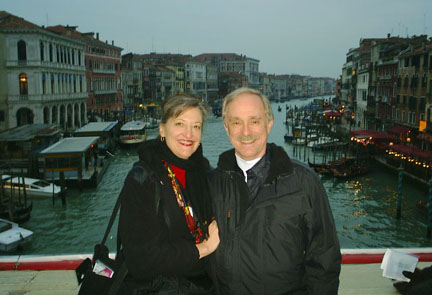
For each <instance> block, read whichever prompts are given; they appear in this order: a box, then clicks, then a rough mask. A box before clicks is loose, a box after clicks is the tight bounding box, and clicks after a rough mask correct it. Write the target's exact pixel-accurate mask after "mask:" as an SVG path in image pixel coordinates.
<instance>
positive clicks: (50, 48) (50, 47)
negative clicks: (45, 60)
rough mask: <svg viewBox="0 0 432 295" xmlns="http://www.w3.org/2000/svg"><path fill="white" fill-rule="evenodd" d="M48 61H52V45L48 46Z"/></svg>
mask: <svg viewBox="0 0 432 295" xmlns="http://www.w3.org/2000/svg"><path fill="white" fill-rule="evenodd" d="M49 61H50V62H52V61H53V47H52V44H50V45H49Z"/></svg>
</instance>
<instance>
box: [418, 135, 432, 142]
mask: <svg viewBox="0 0 432 295" xmlns="http://www.w3.org/2000/svg"><path fill="white" fill-rule="evenodd" d="M417 139H420V140H424V141H427V142H431V143H432V134H430V133H421V134H419V135H418V136H417Z"/></svg>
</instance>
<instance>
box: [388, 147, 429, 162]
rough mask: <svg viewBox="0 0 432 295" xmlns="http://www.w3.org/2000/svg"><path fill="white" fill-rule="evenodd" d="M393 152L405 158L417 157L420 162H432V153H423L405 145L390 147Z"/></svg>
mask: <svg viewBox="0 0 432 295" xmlns="http://www.w3.org/2000/svg"><path fill="white" fill-rule="evenodd" d="M389 149H391V150H392V151H395V152H398V153H402V154H404V155H405V156H411V157H416V158H418V159H419V160H425V161H432V152H430V151H423V150H421V149H419V148H417V147H415V146H407V145H403V144H394V145H391V146H389Z"/></svg>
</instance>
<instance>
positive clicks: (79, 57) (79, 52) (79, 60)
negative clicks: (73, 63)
mask: <svg viewBox="0 0 432 295" xmlns="http://www.w3.org/2000/svg"><path fill="white" fill-rule="evenodd" d="M78 65H79V66H80V65H81V51H78Z"/></svg>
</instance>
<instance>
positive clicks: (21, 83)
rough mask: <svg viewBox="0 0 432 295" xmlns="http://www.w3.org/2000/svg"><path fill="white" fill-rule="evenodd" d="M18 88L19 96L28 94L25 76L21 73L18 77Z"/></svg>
mask: <svg viewBox="0 0 432 295" xmlns="http://www.w3.org/2000/svg"><path fill="white" fill-rule="evenodd" d="M19 87H20V94H21V95H27V94H28V81H27V74H24V73H22V74H20V75H19Z"/></svg>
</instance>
